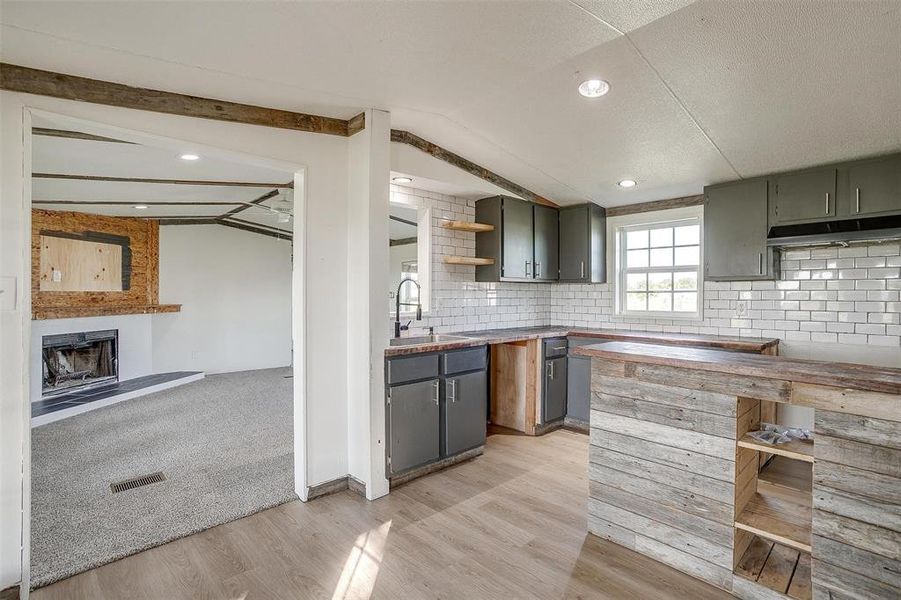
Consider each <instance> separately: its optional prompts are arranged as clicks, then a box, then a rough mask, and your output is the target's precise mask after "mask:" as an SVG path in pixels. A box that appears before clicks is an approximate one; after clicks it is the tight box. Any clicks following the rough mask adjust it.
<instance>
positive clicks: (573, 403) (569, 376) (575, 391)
mask: <svg viewBox="0 0 901 600" xmlns="http://www.w3.org/2000/svg"><path fill="white" fill-rule="evenodd" d="M566 416H567V417H571V418H573V419H577V420H579V421H583V422H585V423H588V421H589V419H590V417H591V359H590V358H588V357H586V356H569V357H568V358H567V361H566Z"/></svg>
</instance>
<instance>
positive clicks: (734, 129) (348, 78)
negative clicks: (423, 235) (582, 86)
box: [0, 0, 901, 206]
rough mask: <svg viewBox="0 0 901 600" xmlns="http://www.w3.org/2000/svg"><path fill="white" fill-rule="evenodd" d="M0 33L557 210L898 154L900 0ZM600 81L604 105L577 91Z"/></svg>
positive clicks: (30, 16)
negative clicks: (451, 156)
mask: <svg viewBox="0 0 901 600" xmlns="http://www.w3.org/2000/svg"><path fill="white" fill-rule="evenodd" d="M0 21H2V37H0V40H2V41H0V53H2V58H3V60H4V61H6V62H11V63H16V64H22V65H26V66H31V67H35V68H41V69H48V70H55V71H61V72H65V73H72V74H76V75H83V76H87V77H94V78H98V79H106V80H111V81H118V82H122V83H127V84H132V85H141V86H145V87H152V88H158V89H166V90H171V91H176V92H183V93H189V94H196V95H201V96H207V97H213V98H221V99H228V100H234V101H238V102H247V103H252V104H259V105H263V106H272V107H276V108H284V109H288V110H297V111H302V112H313V113H319V114H325V115H331V116H336V117H342V118H348V117H350V116H352V115H354V114H356V113H358V112H359V111H360V110H361V109H362V108H364V107H375V108H381V109H386V110H389V111H391V113H392V126H393V127H395V128H399V129H407V130H410V131H413V132H414V133H416V134H418V135H420V136H422V137H425V138H427V139H429V140H431V141H434V142H436V143H438V144H441V145H442V146H444V147H446V148H448V149H450V150H452V151H454V152H456V153H458V154H461V155H463V156H465V157H467V158H469V159H470V160H473V161H475V162H477V163H479V164H482V165H484V166H486V167H488V168H490V169H491V170H493V171H495V172H497V173H499V174H501V175H503V176H504V177H507V178H509V179H511V180H513V181H516V182H517V183H519V184H521V185H523V186H525V187H527V188H530V189H532V190H533V191H535V192H536V193H539V194H541V195H543V196H546V197H548V198H550V199H552V200H554V201H556V202H558V203H560V204H569V203H575V202H584V201H587V200H591V201H595V202H597V203H599V204H602V205H604V206H617V205H622V204H629V203H634V202H641V201H648V200H657V199H661V198H668V197H673V196H679V195H688V194H694V193H698V192H700V191H701V189H702V187H703V186H704V185H705V184H709V183H715V182H720V181H725V180H730V179H737V178H739V177H749V176H754V175H759V174H762V173H765V172H769V171H775V170H782V169H792V168H797V167H803V166H807V165H811V164H816V163H821V162H826V161H832V160H843V159H846V158H853V157H858V156H865V155H870V154H879V153H885V152H890V151H895V150H899V149H901V110H899V108H898V107H899V106H901V2H898V1H897V0H869V1H865V2H860V1H857V0H836V1H824V2H813V1H808V0H784V1H781V2H769V1H767V2H764V1H739V0H735V1H730V2H724V1H714V2H688V1H685V0H673V1H658V0H639V1H633V2H627V1H624V0H607V1H604V0H597V1H591V0H574V1H563V0H559V1H555V0H538V1H528V0H523V1H518V0H517V1H511V2H504V1H490V2H489V1H484V2H443V1H440V2H378V1H377V2H290V3H289V2H284V3H269V2H243V3H235V2H231V3H216V4H215V8H213V7H212V5H211V4H210V3H206V2H177V3H163V2H127V3H102V2H96V3H94V2H77V1H75V2H58V3H57V2H3V3H2V11H0ZM590 77H600V78H603V79H606V80H607V81H609V82H610V84H611V86H612V89H611V91H610V93H609V94H608V95H607V96H605V97H603V98H600V99H595V100H589V99H585V98H582V97H581V96H579V95H578V94H577V93H576V86H577V85H578V83H579V82H580V81H582V80H583V79H587V78H590ZM624 178H630V179H635V180H637V181H638V182H639V185H638V187H637V188H634V189H632V190H628V191H626V190H622V189H620V188H618V187H617V186H616V182H617V181H619V180H621V179H624Z"/></svg>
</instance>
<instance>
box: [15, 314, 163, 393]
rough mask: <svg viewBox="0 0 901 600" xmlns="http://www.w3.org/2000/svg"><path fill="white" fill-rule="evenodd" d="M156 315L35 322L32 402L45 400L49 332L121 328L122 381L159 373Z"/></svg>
mask: <svg viewBox="0 0 901 600" xmlns="http://www.w3.org/2000/svg"><path fill="white" fill-rule="evenodd" d="M152 318H153V315H117V316H111V317H83V318H79V319H47V320H43V321H32V323H31V364H30V365H29V373H30V382H29V383H30V386H31V401H32V402H35V401H37V400H40V399H41V366H42V365H41V343H42V338H43V336H45V335H55V334H58V333H78V332H80V331H101V330H105V329H116V330H118V331H119V380H120V381H121V380H125V379H134V378H135V377H143V376H144V375H150V374H151V373H154V372H157V371H155V370H154V365H153V333H152V332H153V326H152V321H151V320H152Z"/></svg>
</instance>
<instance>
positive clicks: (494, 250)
mask: <svg viewBox="0 0 901 600" xmlns="http://www.w3.org/2000/svg"><path fill="white" fill-rule="evenodd" d="M476 221H477V222H479V223H485V224H486V225H494V231H490V232H484V233H477V234H476V256H480V257H484V258H493V259H494V264H493V265H485V266H479V267H476V281H556V280H557V270H558V258H557V253H558V229H557V227H558V225H557V209H556V208H552V207H548V206H541V205H538V204H533V203H531V202H526V201H525V200H520V199H518V198H508V197H506V196H493V197H491V198H483V199H481V200H479V201H478V202H476ZM536 263H538V265H537V269H536Z"/></svg>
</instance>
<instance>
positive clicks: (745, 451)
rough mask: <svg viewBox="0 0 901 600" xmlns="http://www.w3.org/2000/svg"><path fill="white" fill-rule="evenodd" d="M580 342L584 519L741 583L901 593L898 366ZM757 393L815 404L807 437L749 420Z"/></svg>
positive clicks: (763, 593)
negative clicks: (771, 434) (586, 359)
mask: <svg viewBox="0 0 901 600" xmlns="http://www.w3.org/2000/svg"><path fill="white" fill-rule="evenodd" d="M576 352H577V353H578V354H583V355H586V356H590V357H591V358H592V382H591V390H592V398H591V447H590V454H589V463H590V464H589V493H590V494H589V495H590V498H589V503H588V513H589V516H588V527H589V531H590V532H591V533H593V534H595V535H598V536H600V537H603V538H606V539H609V540H612V541H614V542H616V543H619V544H621V545H623V546H626V547H628V548H631V549H633V550H635V551H637V552H640V553H642V554H645V555H647V556H650V557H652V558H654V559H656V560H658V561H660V562H663V563H666V564H668V565H670V566H672V567H675V568H676V569H679V570H681V571H684V572H686V573H689V574H691V575H693V576H695V577H698V578H699V579H702V580H704V581H707V582H709V583H711V584H713V585H715V586H717V587H720V588H722V589H724V590H727V591H729V592H731V593H732V594H733V595H735V596H738V597H740V598H764V599H768V598H796V599H805V598H811V597H812V598H828V599H836V600H838V599H842V598H868V599H869V598H886V599H888V598H891V599H893V600H894V599H897V598H899V597H901V435H899V432H901V369H890V368H879V367H867V366H863V365H851V364H844V363H825V362H816V361H801V360H793V359H787V358H784V357H776V356H761V355H750V354H741V353H734V352H725V351H722V350H709V349H700V348H684V347H672V346H659V345H648V344H636V343H629V342H609V343H603V344H596V345H591V346H583V347H581V348H579V349H578V350H576ZM762 402H782V403H790V404H797V405H801V406H807V407H811V408H813V409H814V424H815V425H814V430H815V434H814V441H813V442H812V443H811V442H801V441H796V442H792V443H791V444H786V445H784V446H775V447H774V446H770V445H766V444H761V443H759V442H757V441H756V440H754V438H752V437H750V436H747V435H746V434H747V433H748V432H749V431H753V430H756V429H757V428H758V427H759V424H760V411H761V403H762ZM764 451H765V452H767V453H769V454H775V455H776V456H775V457H774V458H773V460H772V461H770V463H769V464H768V465H767V467H766V468H765V469H763V470H762V471H761V472H760V473H759V474H758V469H757V468H756V466H757V463H758V460H759V458H758V457H759V455H760V453H762V452H764Z"/></svg>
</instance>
